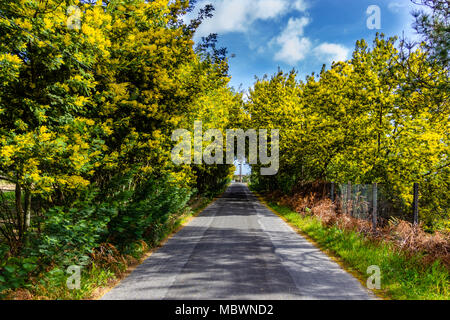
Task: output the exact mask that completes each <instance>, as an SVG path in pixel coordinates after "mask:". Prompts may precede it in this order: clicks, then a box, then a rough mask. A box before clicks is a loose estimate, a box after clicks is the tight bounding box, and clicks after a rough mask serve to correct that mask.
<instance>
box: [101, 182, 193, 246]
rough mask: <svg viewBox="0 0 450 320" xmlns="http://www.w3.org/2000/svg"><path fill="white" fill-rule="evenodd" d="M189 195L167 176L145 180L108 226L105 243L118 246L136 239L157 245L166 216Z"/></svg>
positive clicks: (172, 212)
mask: <svg viewBox="0 0 450 320" xmlns="http://www.w3.org/2000/svg"><path fill="white" fill-rule="evenodd" d="M190 196H191V193H190V191H189V190H188V189H184V188H181V187H179V186H177V185H176V184H174V183H173V182H171V181H169V180H168V177H159V178H148V179H146V180H145V181H144V182H143V183H142V184H140V185H139V186H137V188H136V190H135V192H134V193H133V195H132V196H131V197H130V199H129V201H127V202H126V203H124V205H123V206H121V207H120V208H119V211H118V214H117V216H116V217H115V218H114V219H112V221H111V223H110V224H109V226H108V228H109V230H108V232H109V233H108V234H109V236H108V238H109V241H111V242H112V243H114V244H117V245H119V246H121V245H126V244H127V243H130V242H132V241H136V240H147V241H150V242H151V243H156V242H158V241H159V239H160V238H161V235H162V232H163V231H164V225H165V224H166V223H167V221H168V219H169V217H170V216H171V215H173V214H176V213H178V212H180V210H181V209H182V208H183V207H184V206H185V205H186V203H187V201H188V200H189V198H190Z"/></svg>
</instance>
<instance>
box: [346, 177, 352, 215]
mask: <svg viewBox="0 0 450 320" xmlns="http://www.w3.org/2000/svg"><path fill="white" fill-rule="evenodd" d="M351 202H352V183H351V182H350V181H349V182H348V184H347V207H346V210H345V211H346V213H347V214H349V215H351V214H352V213H351V208H350V207H351Z"/></svg>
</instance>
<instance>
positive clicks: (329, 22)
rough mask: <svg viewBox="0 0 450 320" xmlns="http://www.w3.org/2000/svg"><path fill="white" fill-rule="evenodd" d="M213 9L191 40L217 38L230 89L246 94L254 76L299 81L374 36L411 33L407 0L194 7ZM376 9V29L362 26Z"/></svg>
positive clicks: (259, 1) (237, 0) (235, 1)
mask: <svg viewBox="0 0 450 320" xmlns="http://www.w3.org/2000/svg"><path fill="white" fill-rule="evenodd" d="M209 3H211V4H213V6H214V7H215V9H216V10H215V12H214V17H213V18H212V19H208V20H207V21H205V22H204V23H203V25H202V26H201V27H200V29H199V30H198V32H197V34H196V39H197V40H198V39H200V37H201V36H206V35H208V34H210V33H217V34H218V35H219V46H223V47H226V48H227V49H228V52H229V54H230V55H231V54H235V55H236V56H235V57H234V58H230V61H229V64H230V74H231V76H232V80H231V85H232V86H234V87H235V88H238V87H239V86H240V85H241V84H242V89H247V88H249V87H250V86H252V85H253V83H254V79H255V78H254V77H255V76H258V77H262V76H263V75H264V74H268V75H272V74H274V73H275V72H276V71H277V69H278V67H281V69H282V70H284V71H288V70H291V69H292V68H295V69H297V70H298V73H299V77H300V78H301V79H304V77H305V76H306V75H308V74H311V72H313V71H315V72H319V71H320V69H321V67H322V65H323V64H324V63H325V64H327V66H330V64H331V62H332V61H333V60H334V61H339V60H345V59H347V58H350V57H351V54H352V51H353V48H354V46H355V42H356V40H359V39H361V38H364V39H366V40H367V41H368V42H371V41H372V40H373V38H374V36H375V34H376V32H377V31H378V32H382V33H384V34H386V35H388V36H392V35H401V34H402V32H405V34H406V35H407V36H410V37H413V36H414V35H415V34H414V32H413V30H412V28H411V24H412V21H413V18H412V16H411V11H412V10H413V9H417V8H418V7H417V6H416V5H414V4H412V3H411V2H410V0H394V1H392V0H391V1H389V0H199V1H198V4H197V8H198V7H200V6H204V5H206V4H209ZM371 5H376V6H378V7H379V8H380V17H381V29H379V30H376V29H374V30H370V29H368V27H367V19H368V18H369V15H368V14H367V12H366V11H367V9H368V8H369V6H371Z"/></svg>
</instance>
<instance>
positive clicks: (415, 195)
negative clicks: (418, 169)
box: [413, 183, 419, 226]
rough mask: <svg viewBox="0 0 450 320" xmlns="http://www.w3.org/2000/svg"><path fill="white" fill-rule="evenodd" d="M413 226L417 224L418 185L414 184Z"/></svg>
mask: <svg viewBox="0 0 450 320" xmlns="http://www.w3.org/2000/svg"><path fill="white" fill-rule="evenodd" d="M413 213H414V225H416V226H417V225H418V224H419V184H418V183H414V201H413Z"/></svg>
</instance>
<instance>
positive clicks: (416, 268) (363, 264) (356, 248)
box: [268, 203, 450, 300]
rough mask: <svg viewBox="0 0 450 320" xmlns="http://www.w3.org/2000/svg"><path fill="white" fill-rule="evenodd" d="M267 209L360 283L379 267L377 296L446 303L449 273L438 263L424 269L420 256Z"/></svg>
mask: <svg viewBox="0 0 450 320" xmlns="http://www.w3.org/2000/svg"><path fill="white" fill-rule="evenodd" d="M268 205H269V207H270V208H272V209H273V210H274V211H275V212H276V213H278V214H279V215H280V216H281V217H283V218H284V219H286V220H287V221H288V222H289V223H290V224H291V225H292V226H294V227H295V228H297V229H299V230H300V231H301V232H302V233H304V234H306V235H307V236H308V237H310V238H311V239H312V240H314V241H315V242H316V243H317V244H318V245H319V246H320V247H321V249H323V250H326V251H328V252H329V253H331V255H334V256H335V257H337V258H338V260H340V261H341V262H342V264H343V266H344V267H345V268H346V269H347V270H348V271H350V272H352V273H354V274H355V273H356V274H355V275H356V276H357V277H358V278H359V279H360V280H362V282H365V281H367V278H368V277H369V275H367V273H366V272H367V268H368V267H369V266H372V265H377V266H379V267H380V270H381V290H377V291H376V293H377V294H378V295H379V296H381V297H383V298H388V299H395V300H450V290H449V288H450V274H449V270H448V269H447V268H446V267H445V266H444V265H443V264H441V263H440V262H435V263H434V264H433V265H424V264H423V262H422V259H421V256H419V255H415V256H407V255H406V254H405V253H404V252H399V251H398V250H395V249H394V247H393V245H392V244H390V243H388V242H374V241H372V240H370V239H368V238H365V237H364V236H363V235H361V234H359V233H357V232H354V231H343V230H340V229H339V228H337V227H325V226H323V225H322V223H321V222H320V221H319V220H318V218H316V217H311V216H302V215H300V214H298V213H296V212H293V211H292V210H290V209H289V208H287V207H283V206H279V205H277V204H274V203H268Z"/></svg>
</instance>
